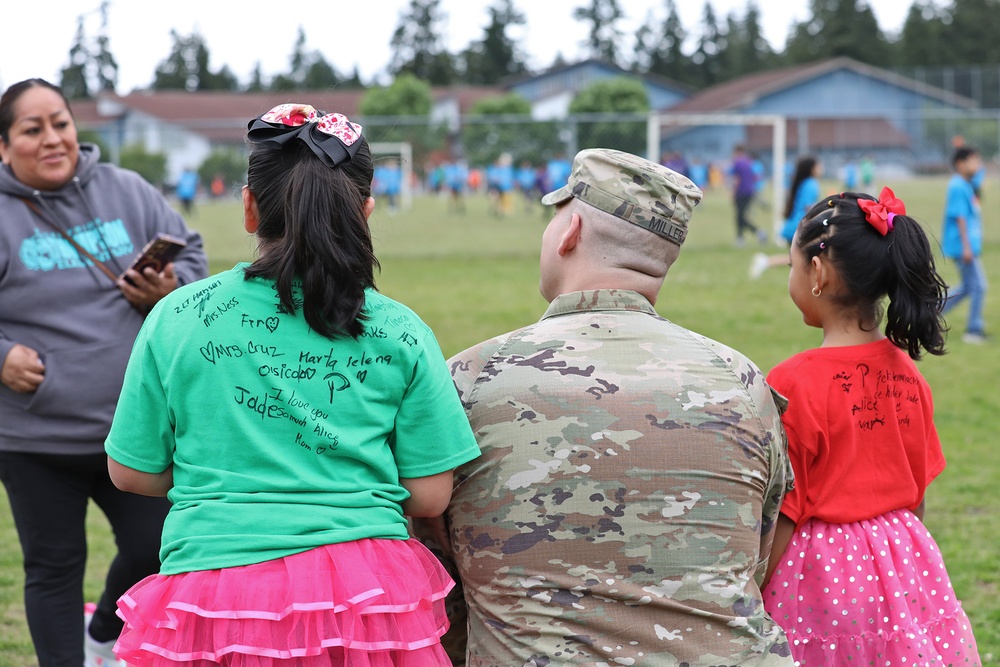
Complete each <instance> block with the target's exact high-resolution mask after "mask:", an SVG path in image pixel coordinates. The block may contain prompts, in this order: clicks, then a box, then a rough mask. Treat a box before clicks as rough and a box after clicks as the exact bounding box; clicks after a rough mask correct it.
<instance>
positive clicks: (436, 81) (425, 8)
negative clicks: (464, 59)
mask: <svg viewBox="0 0 1000 667" xmlns="http://www.w3.org/2000/svg"><path fill="white" fill-rule="evenodd" d="M443 19H444V14H443V13H442V11H441V0H410V6H409V8H408V9H407V10H406V11H405V12H403V13H402V14H400V16H399V23H397V24H396V30H395V31H394V32H393V33H392V40H391V41H390V44H391V46H392V51H393V53H392V60H391V62H390V63H389V72H390V73H391V74H393V75H394V76H398V75H399V74H403V73H408V74H413V75H414V76H416V77H417V78H419V79H423V80H424V81H427V82H428V83H430V84H432V85H438V86H446V85H448V84H450V83H452V82H453V81H454V79H455V62H454V58H453V56H452V55H451V54H450V53H448V52H447V50H445V48H444V46H443V45H442V44H441V36H440V35H439V34H438V32H437V24H438V23H440V22H441V21H442V20H443Z"/></svg>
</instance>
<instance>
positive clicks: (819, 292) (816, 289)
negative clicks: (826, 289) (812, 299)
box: [812, 285, 823, 297]
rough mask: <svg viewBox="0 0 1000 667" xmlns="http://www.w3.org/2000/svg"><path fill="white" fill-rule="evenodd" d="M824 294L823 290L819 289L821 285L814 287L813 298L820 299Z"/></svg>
mask: <svg viewBox="0 0 1000 667" xmlns="http://www.w3.org/2000/svg"><path fill="white" fill-rule="evenodd" d="M822 293H823V290H821V289H820V288H819V285H813V288H812V295H813V296H816V297H818V296H819V295H821V294H822Z"/></svg>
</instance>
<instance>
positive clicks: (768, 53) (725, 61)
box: [720, 2, 777, 81]
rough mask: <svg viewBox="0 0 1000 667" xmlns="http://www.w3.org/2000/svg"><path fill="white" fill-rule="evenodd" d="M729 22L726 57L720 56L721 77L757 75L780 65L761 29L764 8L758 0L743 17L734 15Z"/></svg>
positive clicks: (727, 78) (748, 8)
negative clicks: (759, 7)
mask: <svg viewBox="0 0 1000 667" xmlns="http://www.w3.org/2000/svg"><path fill="white" fill-rule="evenodd" d="M726 23H727V30H726V51H725V54H724V57H720V60H721V61H722V66H721V68H720V79H721V80H723V81H727V80H729V79H734V78H737V77H740V76H745V75H747V74H756V73H758V72H763V71H765V70H768V69H771V68H773V67H774V66H776V65H777V56H776V54H775V52H774V49H773V48H771V45H770V44H769V43H768V41H767V40H766V39H765V38H764V33H763V31H762V30H761V27H760V10H759V9H758V8H757V5H756V3H753V2H751V3H750V4H749V5H748V6H747V11H746V14H745V15H744V16H743V18H742V19H739V18H737V17H736V15H735V14H730V15H729V17H728V18H727V19H726Z"/></svg>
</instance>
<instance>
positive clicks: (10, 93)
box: [0, 79, 73, 143]
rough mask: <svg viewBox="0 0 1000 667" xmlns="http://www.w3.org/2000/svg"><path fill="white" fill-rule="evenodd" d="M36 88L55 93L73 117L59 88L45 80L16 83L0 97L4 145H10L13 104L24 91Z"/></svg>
mask: <svg viewBox="0 0 1000 667" xmlns="http://www.w3.org/2000/svg"><path fill="white" fill-rule="evenodd" d="M36 87H41V88H48V89H49V90H51V91H54V92H55V93H57V94H58V95H59V97H61V98H62V101H63V102H65V103H66V110H67V111H69V113H70V115H71V116H72V115H73V110H72V109H71V108H70V106H69V100H67V99H66V96H65V95H64V94H63V91H62V88H60V87H59V86H57V85H55V84H51V83H49V82H48V81H46V80H45V79H25V80H24V81H18V82H17V83H15V84H13V85H12V86H11V87H10V88H8V89H7V90H5V91H4V93H3V96H2V97H0V138H2V139H3V140H4V143H10V126H11V125H13V124H14V104H15V103H16V102H17V101H18V100H19V99H20V98H21V95H23V94H24V93H25V92H26V91H28V90H29V89H31V88H36Z"/></svg>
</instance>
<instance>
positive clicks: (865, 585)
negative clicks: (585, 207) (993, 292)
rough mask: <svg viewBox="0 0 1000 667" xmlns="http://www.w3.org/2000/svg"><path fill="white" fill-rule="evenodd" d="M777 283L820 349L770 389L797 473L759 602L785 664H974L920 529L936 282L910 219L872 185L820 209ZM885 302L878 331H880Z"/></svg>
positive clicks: (927, 467)
mask: <svg viewBox="0 0 1000 667" xmlns="http://www.w3.org/2000/svg"><path fill="white" fill-rule="evenodd" d="M790 254H791V266H792V268H791V273H790V274H789V277H788V292H789V295H790V296H791V297H792V301H793V302H794V303H795V305H796V307H797V308H798V309H799V310H800V311H802V319H803V321H804V322H805V323H806V324H807V325H809V326H813V327H817V328H821V329H822V330H823V344H822V345H821V346H820V347H819V348H816V349H814V350H807V351H806V352H802V353H800V354H797V355H795V356H793V357H792V358H790V359H788V360H786V361H784V362H782V363H781V364H778V366H777V367H775V369H774V370H773V371H771V373H770V374H769V375H768V378H767V379H768V382H769V383H770V384H771V386H773V387H774V388H775V389H776V390H777V391H778V392H780V393H781V394H783V395H784V396H786V397H787V398H788V400H789V407H788V410H787V412H786V413H785V414H784V415H783V417H782V422H783V423H784V426H785V430H786V432H787V434H788V450H789V458H790V459H791V462H792V467H793V469H794V471H795V488H794V489H793V490H792V491H791V492H790V493H789V494H788V496H787V497H786V498H785V500H784V503H783V504H782V508H781V515H780V517H779V520H778V527H777V530H776V532H775V538H774V546H773V548H772V553H773V554H774V557H773V558H772V559H771V562H770V565H769V567H768V573H767V578H766V579H765V587H764V605H765V608H766V609H767V611H768V612H769V613H770V614H771V616H772V617H773V618H774V620H775V621H777V622H778V623H779V624H780V625H781V626H782V627H784V628H785V631H786V632H787V633H788V638H789V643H790V644H791V646H792V656H793V657H794V658H795V660H796V664H797V665H800V666H803V667H812V666H814V665H816V666H818V665H893V666H899V665H979V664H980V660H979V654H978V652H977V649H976V641H975V638H974V637H973V635H972V629H971V626H970V624H969V619H968V617H967V616H966V615H965V612H964V611H963V610H962V607H961V603H960V602H959V601H958V600H957V599H956V598H955V593H954V591H953V590H952V587H951V583H950V581H949V579H948V573H947V571H946V570H945V567H944V563H943V561H942V558H941V552H940V551H939V549H938V547H937V545H936V544H935V543H934V539H933V538H932V537H931V535H930V533H929V532H928V531H927V528H926V527H925V526H924V525H923V523H922V522H921V519H920V517H922V516H923V510H924V491H925V489H926V488H927V485H928V484H930V482H931V480H933V479H934V478H935V477H936V476H937V475H938V474H939V473H940V472H941V471H942V470H943V469H944V465H945V462H944V456H943V455H942V453H941V443H940V442H939V440H938V436H937V431H936V429H935V428H934V422H933V412H934V410H933V400H932V396H931V392H930V389H929V387H928V386H927V383H926V381H925V380H924V378H923V376H922V375H921V374H920V371H918V370H917V367H916V365H915V364H914V363H913V360H914V359H919V358H920V356H921V354H922V352H924V351H926V352H929V353H931V354H943V353H944V334H943V324H942V320H941V305H942V303H943V300H944V295H945V293H946V287H945V285H944V282H943V281H942V279H941V277H940V276H939V275H938V273H937V271H936V269H935V267H934V256H933V253H932V252H931V247H930V244H929V243H928V240H927V236H926V235H925V234H924V232H923V229H922V228H921V227H920V225H919V224H918V223H917V222H916V221H915V220H913V219H912V218H910V217H908V216H906V215H905V207H904V205H903V202H902V201H900V200H899V199H897V198H896V197H895V196H894V195H893V193H892V191H891V190H889V189H888V188H884V189H883V190H882V194H881V196H880V197H879V199H878V201H875V200H874V199H873V198H872V197H871V196H870V195H865V194H855V193H842V194H839V195H835V196H833V197H828V198H825V199H823V200H822V201H820V202H819V203H817V204H816V205H815V206H814V207H813V208H812V210H810V211H809V212H808V213H807V214H806V215H805V217H804V218H803V219H802V221H801V222H800V223H799V226H798V229H797V230H796V232H795V237H794V239H793V241H792V247H791V253H790ZM886 297H888V305H887V307H886V308H885V316H886V324H885V331H884V333H883V332H882V331H880V329H879V323H880V321H881V319H882V315H883V310H882V302H883V299H885V298H886Z"/></svg>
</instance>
